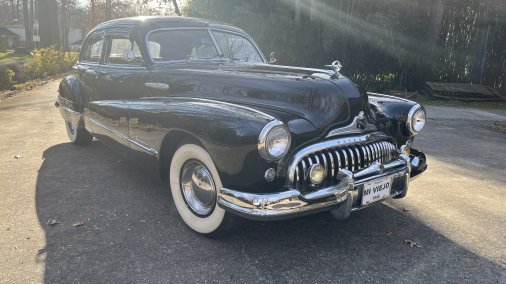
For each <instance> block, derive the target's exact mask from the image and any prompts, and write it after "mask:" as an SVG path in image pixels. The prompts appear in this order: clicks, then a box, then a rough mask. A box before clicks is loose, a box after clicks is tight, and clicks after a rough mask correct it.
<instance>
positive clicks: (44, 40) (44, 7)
mask: <svg viewBox="0 0 506 284" xmlns="http://www.w3.org/2000/svg"><path fill="white" fill-rule="evenodd" d="M57 11H58V3H57V2H56V0H39V26H40V29H39V30H40V31H39V35H40V45H41V46H42V47H48V46H50V45H53V44H54V45H59V43H60V32H59V31H58V30H59V26H58V12H57Z"/></svg>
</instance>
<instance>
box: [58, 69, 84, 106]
mask: <svg viewBox="0 0 506 284" xmlns="http://www.w3.org/2000/svg"><path fill="white" fill-rule="evenodd" d="M58 93H59V97H60V98H61V99H62V100H61V102H60V103H61V104H63V105H64V106H65V107H67V108H70V109H72V110H73V111H77V112H79V113H82V112H83V108H84V99H83V96H82V92H81V83H80V82H79V79H78V78H77V76H75V75H69V76H67V77H65V78H63V80H62V81H61V82H60V85H59V87H58Z"/></svg>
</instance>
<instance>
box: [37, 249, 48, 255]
mask: <svg viewBox="0 0 506 284" xmlns="http://www.w3.org/2000/svg"><path fill="white" fill-rule="evenodd" d="M38 252H39V254H43V253H45V252H46V248H41V249H39V250H38Z"/></svg>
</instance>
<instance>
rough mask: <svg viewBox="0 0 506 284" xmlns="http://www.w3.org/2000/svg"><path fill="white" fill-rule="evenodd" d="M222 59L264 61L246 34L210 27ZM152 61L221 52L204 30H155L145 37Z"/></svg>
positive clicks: (210, 56) (211, 56)
mask: <svg viewBox="0 0 506 284" xmlns="http://www.w3.org/2000/svg"><path fill="white" fill-rule="evenodd" d="M212 33H213V37H214V39H215V40H216V42H217V45H218V46H219V48H220V50H221V52H222V53H223V56H222V58H223V57H224V58H226V59H230V60H234V61H243V62H261V63H263V62H264V59H263V57H262V55H261V54H260V52H259V51H258V50H257V48H256V47H255V45H254V44H253V43H252V42H251V41H250V40H249V39H248V38H247V37H245V36H241V35H239V34H235V33H229V32H225V31H221V30H220V31H216V30H213V31H212ZM147 41H148V42H147V43H148V49H149V54H150V55H151V58H152V59H153V61H154V62H164V61H180V60H199V59H216V58H220V54H219V53H218V50H217V48H216V46H215V45H214V42H213V39H212V38H211V36H210V34H209V31H208V30H207V29H205V30H204V29H195V30H193V29H185V30H158V31H154V32H151V33H150V34H149V35H148V38H147Z"/></svg>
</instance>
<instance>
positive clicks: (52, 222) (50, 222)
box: [47, 218, 61, 226]
mask: <svg viewBox="0 0 506 284" xmlns="http://www.w3.org/2000/svg"><path fill="white" fill-rule="evenodd" d="M47 224H48V225H49V226H54V225H57V224H61V223H60V222H58V221H56V219H55V218H53V219H50V220H49V221H47Z"/></svg>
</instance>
